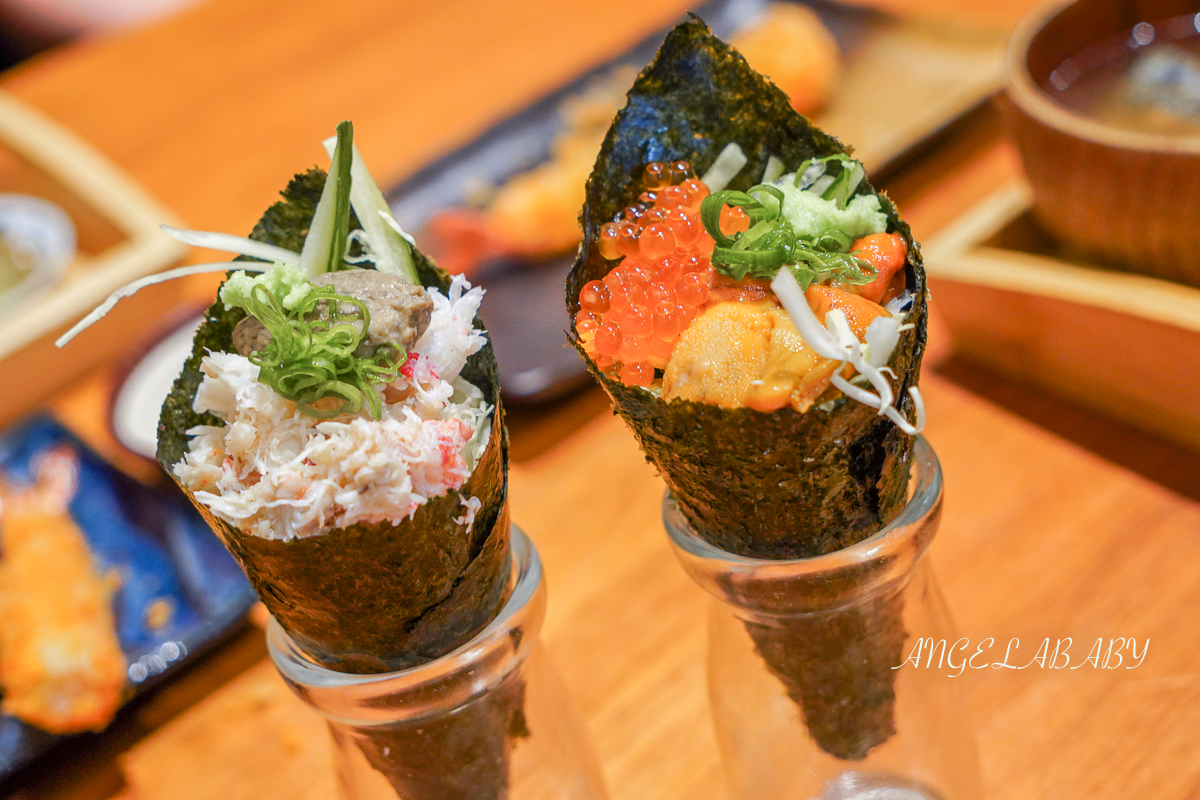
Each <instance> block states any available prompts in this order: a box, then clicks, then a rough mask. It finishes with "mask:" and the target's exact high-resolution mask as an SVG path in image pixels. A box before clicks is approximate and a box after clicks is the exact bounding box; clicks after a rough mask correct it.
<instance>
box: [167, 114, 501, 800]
mask: <svg viewBox="0 0 1200 800" xmlns="http://www.w3.org/2000/svg"><path fill="white" fill-rule="evenodd" d="M351 153H353V158H352V157H351ZM351 204H353V211H351ZM360 222H361V223H362V224H361V226H360V224H359V223H360ZM176 233H177V234H178V235H180V236H181V237H184V238H185V240H188V241H193V243H197V244H201V245H207V246H213V247H223V248H225V249H229V250H232V251H234V252H239V253H242V254H243V255H248V256H251V257H256V258H260V259H262V258H267V259H272V260H274V262H275V263H274V264H270V265H268V264H265V263H263V262H261V261H246V260H239V261H236V262H233V263H232V264H230V267H231V268H233V269H235V270H237V271H236V272H231V273H230V275H229V277H228V278H227V279H226V281H225V283H224V284H223V285H222V288H221V291H220V294H219V295H218V299H217V301H216V302H215V303H213V305H212V306H211V307H210V308H209V310H208V312H207V314H206V315H205V318H204V322H203V324H202V325H201V327H200V329H199V331H198V332H197V333H196V336H195V344H194V349H193V352H192V355H191V357H190V358H189V359H188V361H187V363H186V364H185V366H184V369H183V372H182V374H181V375H180V376H179V378H178V379H177V380H176V382H175V385H174V388H173V390H172V392H171V394H170V396H169V397H168V399H167V401H166V403H165V404H164V406H163V410H162V415H161V419H160V422H159V439H158V460H159V462H160V463H161V464H162V466H163V468H164V469H166V470H167V472H168V473H169V474H170V475H171V476H172V477H173V478H174V479H175V480H176V482H177V483H179V485H180V487H181V488H183V489H184V490H185V491H186V492H187V494H188V496H189V497H190V498H191V499H192V501H193V502H194V503H195V505H196V507H197V508H198V509H199V510H200V512H201V513H202V514H203V515H204V516H205V518H206V519H207V520H208V522H209V523H210V524H211V525H212V527H213V529H214V530H215V531H216V532H217V534H218V536H220V538H221V539H222V541H223V542H224V543H225V545H226V546H227V547H228V548H229V550H230V551H231V552H232V553H233V554H234V556H235V557H236V558H237V559H238V561H239V562H240V563H241V565H242V567H243V569H244V570H245V572H246V574H247V575H248V576H249V578H250V580H251V582H252V583H253V585H254V587H255V589H256V590H257V592H258V595H259V597H260V598H261V599H262V600H263V602H264V603H265V604H266V606H267V608H268V609H269V610H270V612H271V614H272V615H273V616H274V617H275V619H276V620H277V621H278V622H279V624H280V625H281V626H282V628H283V629H284V630H285V631H286V632H287V633H288V634H289V635H290V636H291V637H292V639H293V641H294V642H295V643H296V644H297V645H298V646H299V648H300V649H301V650H302V651H303V652H304V653H305V654H306V655H307V656H308V657H309V658H311V659H312V660H313V661H315V662H317V663H319V664H320V665H321V666H324V667H327V668H329V669H333V670H337V671H340V672H350V673H384V672H392V671H395V670H401V669H405V668H408V667H413V666H417V665H421V664H424V663H426V662H429V661H431V660H433V659H436V658H438V657H440V656H443V655H445V654H447V653H449V652H451V651H452V650H454V649H455V648H458V647H460V646H461V645H463V644H465V643H466V642H468V641H469V640H470V639H471V638H472V637H473V636H475V635H476V634H477V633H479V632H480V631H481V630H482V629H483V628H484V627H485V626H486V625H487V624H488V623H489V622H490V621H491V620H492V619H494V618H495V617H496V615H497V613H498V612H499V610H500V608H501V606H502V605H503V604H504V602H505V600H506V599H507V597H508V594H509V591H510V581H511V574H510V573H511V569H510V560H511V559H510V548H509V524H508V513H507V507H506V503H505V500H506V490H507V440H506V434H505V431H504V427H503V423H502V418H501V408H500V394H499V382H498V379H497V375H496V362H495V357H494V355H493V353H492V346H491V344H490V342H489V341H488V340H487V336H486V331H485V330H484V329H483V325H482V323H481V322H480V321H479V319H478V316H477V313H476V312H477V310H478V307H479V303H480V300H481V299H482V294H483V293H482V290H480V289H472V288H471V287H470V285H469V284H467V283H466V281H465V280H464V279H462V278H461V277H455V278H454V279H451V278H450V277H449V276H448V275H447V274H446V273H445V272H444V271H442V270H439V269H438V268H437V267H436V266H435V265H434V264H432V263H431V262H430V261H428V260H426V259H425V258H424V256H422V255H421V253H419V252H418V251H417V250H416V249H415V248H414V247H412V246H411V244H410V243H409V242H408V241H407V239H406V238H404V234H403V233H402V232H401V231H400V230H399V228H398V226H396V225H395V222H394V220H392V219H391V215H390V212H389V211H387V207H386V204H384V202H383V198H382V195H380V194H379V190H378V188H377V187H376V186H375V184H374V181H373V180H371V178H370V175H369V174H368V173H367V172H366V170H365V167H362V165H361V162H360V161H359V159H358V155H357V153H356V152H354V151H353V149H352V145H351V142H350V128H349V125H348V124H347V123H343V124H342V125H341V126H339V128H338V139H337V146H336V149H334V152H333V166H332V167H331V170H330V174H329V176H328V177H327V176H326V175H325V174H324V173H322V172H320V171H319V170H312V171H309V172H307V173H304V174H301V175H297V176H296V178H295V179H294V180H293V181H292V182H291V183H290V184H289V185H288V187H287V189H286V190H285V191H284V192H283V201H282V202H279V203H276V204H275V205H274V206H272V207H271V208H270V209H268V211H267V212H266V214H265V215H264V216H263V218H262V219H261V221H260V222H259V223H258V225H257V226H256V227H255V228H254V231H253V233H252V234H251V237H250V240H242V239H238V238H237V237H232V236H225V235H221V234H201V233H193V232H176ZM264 245H269V247H267V246H264ZM522 693H523V687H522V686H521V685H519V684H518V685H515V686H511V687H508V688H507V689H506V690H505V691H504V692H499V693H496V694H495V696H494V697H490V698H489V699H488V700H487V702H486V703H483V704H482V705H481V706H480V708H482V711H481V710H480V709H479V708H476V709H474V710H472V711H471V712H469V713H464V714H459V715H457V716H454V717H451V718H448V719H446V720H443V721H441V722H438V723H437V725H436V726H432V727H431V726H427V727H431V729H430V730H424V729H418V730H408V729H396V730H391V729H388V728H387V727H386V726H384V727H381V728H380V729H378V730H372V731H368V732H365V733H364V734H363V735H362V736H361V737H360V738H359V740H358V744H359V746H360V747H361V748H362V750H363V752H364V753H365V754H366V756H367V758H368V760H369V761H370V763H371V764H372V765H373V766H375V767H376V768H377V769H378V770H379V771H380V772H382V773H383V774H384V775H386V776H387V777H388V779H389V781H390V782H391V784H392V786H393V787H394V788H395V789H396V791H397V793H398V795H400V796H402V797H404V798H406V800H426V798H428V799H429V800H434V799H435V798H436V799H437V800H443V798H467V797H470V798H479V799H480V800H496V799H497V798H502V797H505V796H507V783H508V754H509V751H510V749H511V746H512V742H513V740H514V737H515V736H520V735H523V731H524V722H523V713H522V705H523V700H522ZM434 728H436V729H434ZM400 754H403V758H402V759H401V758H398V756H399V755H400ZM481 754H482V755H481ZM414 759H416V760H419V761H420V762H421V763H422V770H423V771H422V773H421V774H414V773H413V771H412V768H411V766H404V765H402V764H401V761H404V762H405V763H407V764H408V765H411V763H412V762H413V760H414ZM467 784H469V786H467Z"/></svg>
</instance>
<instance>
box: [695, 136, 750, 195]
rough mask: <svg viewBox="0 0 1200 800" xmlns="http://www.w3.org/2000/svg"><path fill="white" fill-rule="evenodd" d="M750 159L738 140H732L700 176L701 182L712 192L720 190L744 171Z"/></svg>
mask: <svg viewBox="0 0 1200 800" xmlns="http://www.w3.org/2000/svg"><path fill="white" fill-rule="evenodd" d="M748 161H749V159H747V158H746V154H745V153H743V152H742V148H741V147H739V146H738V144H737V142H730V143H729V144H727V145H725V149H724V150H722V151H721V153H720V155H718V156H717V159H716V160H715V161H713V163H712V166H711V167H709V168H708V171H707V172H705V173H704V176H703V177H701V178H700V182H701V183H703V184H704V185H705V186H707V187H708V190H709V191H710V192H719V191H721V190H722V189H724V188H725V187H726V186H728V185H729V182H730V181H731V180H733V177H734V176H735V175H737V174H738V173H739V172H741V171H742V167H744V166H746V163H747V162H748Z"/></svg>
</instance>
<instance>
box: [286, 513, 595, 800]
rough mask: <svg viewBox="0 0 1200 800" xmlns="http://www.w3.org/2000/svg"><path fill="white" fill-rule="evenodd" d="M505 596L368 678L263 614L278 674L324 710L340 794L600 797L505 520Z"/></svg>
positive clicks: (439, 799) (416, 799)
mask: <svg viewBox="0 0 1200 800" xmlns="http://www.w3.org/2000/svg"><path fill="white" fill-rule="evenodd" d="M512 564H513V576H512V594H511V596H510V597H509V599H508V602H507V603H506V604H505V605H504V607H503V608H502V609H501V610H500V614H499V615H498V616H497V617H496V619H494V620H493V621H492V622H491V623H490V624H489V625H488V626H487V627H486V628H484V630H483V631H481V632H480V633H479V634H478V635H476V636H475V637H474V638H472V639H471V640H470V641H468V642H467V643H466V644H464V645H462V646H461V647H459V648H458V649H456V650H454V651H453V652H450V653H448V654H446V655H444V656H442V657H441V658H437V659H435V660H433V661H430V662H429V663H426V664H423V665H421V666H419V667H413V668H411V669H406V670H401V671H399V672H391V673H386V674H378V675H361V674H350V673H342V672H335V671H333V670H329V669H325V668H324V667H320V666H318V665H316V664H314V663H313V662H312V661H310V660H308V659H307V658H306V657H305V656H304V654H303V653H302V652H301V651H300V650H299V648H297V646H296V644H295V642H293V641H292V639H291V638H290V637H289V636H288V635H287V633H285V632H284V630H283V628H281V627H280V626H279V624H278V623H277V622H276V621H275V620H274V619H272V620H271V622H270V623H269V625H268V628H267V645H268V648H269V650H270V652H271V658H272V659H273V660H274V661H275V666H276V667H277V668H278V670H279V673H280V674H281V675H282V676H283V679H284V682H286V683H287V685H288V686H289V687H290V688H291V689H292V691H293V692H295V693H296V695H297V696H298V697H300V699H302V700H303V701H304V702H305V703H307V704H308V705H309V706H311V707H312V708H314V709H316V710H317V711H318V712H320V713H321V715H322V716H324V717H325V720H326V722H327V723H328V724H329V730H330V732H331V734H332V735H333V742H334V764H335V767H336V769H337V777H338V784H339V787H340V789H341V796H342V798H343V800H397V798H400V800H542V799H543V798H545V799H546V800H550V798H553V799H554V800H605V798H607V792H606V791H605V788H604V781H603V778H602V777H601V774H600V768H599V762H598V760H597V759H596V756H595V753H594V751H593V749H592V745H591V742H590V740H589V739H588V737H587V733H586V731H585V729H584V726H583V723H582V720H581V719H580V717H579V715H578V713H577V711H576V710H575V707H574V705H573V703H572V702H571V700H570V698H569V697H568V695H567V693H566V690H565V688H564V687H563V685H562V682H561V680H560V679H559V677H558V675H557V673H556V672H555V671H554V668H553V667H552V666H551V665H550V662H549V661H548V660H547V658H546V654H545V652H544V650H543V648H542V645H541V641H540V639H539V636H538V634H539V631H540V630H541V627H542V621H543V619H544V617H545V612H546V588H545V583H544V581H543V580H542V564H541V560H540V559H539V558H538V553H537V549H536V548H535V547H534V546H533V543H532V542H531V541H530V540H529V539H528V538H527V537H526V536H525V534H524V533H523V532H521V530H520V529H519V528H517V527H516V526H513V528H512Z"/></svg>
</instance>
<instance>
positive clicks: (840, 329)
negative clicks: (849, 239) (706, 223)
mask: <svg viewBox="0 0 1200 800" xmlns="http://www.w3.org/2000/svg"><path fill="white" fill-rule="evenodd" d="M771 290H772V291H773V292H775V296H776V297H778V298H779V302H780V303H781V304H782V305H783V309H784V311H786V312H787V315H788V318H789V319H791V321H792V324H793V325H795V326H796V330H797V332H799V334H800V338H801V339H803V340H804V343H805V344H806V345H808V346H809V347H810V348H812V350H813V352H814V353H816V354H817V355H819V356H823V357H824V358H829V359H833V360H835V361H840V362H841V363H842V366H843V367H845V366H846V365H847V364H850V365H852V366H853V367H854V369H855V371H856V372H858V374H859V375H861V376H862V377H863V378H864V379H865V380H866V381H867V382H868V383H869V384H870V385H871V388H872V389H874V390H875V392H876V393H872V392H870V391H868V390H867V389H864V388H863V387H861V386H855V385H854V384H853V383H851V382H850V381H848V380H846V379H845V378H843V377H842V376H841V375H840V372H841V370H840V369H839V370H838V372H837V373H835V374H834V375H833V377H832V378H830V381H829V382H830V383H832V384H833V385H834V386H836V387H837V388H838V389H840V390H841V391H842V393H843V394H845V395H846V396H847V397H849V398H850V399H852V400H857V401H858V402H860V403H862V404H863V405H865V406H868V407H870V408H874V409H878V410H879V413H880V415H882V416H886V417H887V418H888V419H890V420H891V421H892V422H894V423H895V424H896V426H897V427H899V428H900V430H902V431H904V432H905V433H908V434H917V433H920V432H921V430H923V429H924V427H925V403H924V401H923V400H922V399H921V393H920V391H918V390H917V387H915V386H910V387H909V390H908V391H909V395H910V396H911V397H912V399H913V403H914V404H915V408H916V415H917V420H916V424H913V423H910V422H909V421H908V420H906V419H905V418H904V417H903V416H902V415H901V414H900V412H899V411H898V410H896V408H895V407H894V406H892V399H893V397H894V394H893V391H892V386H891V384H890V383H889V382H888V379H887V375H886V374H885V373H887V374H891V375H892V376H893V377H895V373H893V372H892V370H890V369H889V368H888V367H886V366H884V365H885V364H887V362H888V359H890V358H891V356H892V352H893V351H894V350H895V348H896V345H897V343H898V342H899V341H900V330H901V328H902V327H903V326H902V325H901V323H902V321H903V318H902V317H900V316H893V317H880V318H878V319H876V320H874V321H872V323H871V324H870V325H869V326H868V327H867V330H866V333H865V336H864V338H866V340H867V341H866V343H865V344H864V343H863V342H860V341H859V340H858V337H857V336H855V335H854V331H852V330H850V325H849V323H847V321H846V315H845V314H844V313H842V311H841V310H839V309H836V308H835V309H831V310H830V311H829V312H827V313H826V314H825V323H824V324H821V322H820V320H818V319H817V315H816V314H814V313H813V311H812V309H811V308H810V307H809V305H808V300H807V299H806V298H805V296H804V292H803V291H801V289H800V284H799V283H797V282H796V278H795V276H793V275H792V272H791V270H788V269H781V270H779V274H778V275H776V276H775V279H774V280H773V281H771Z"/></svg>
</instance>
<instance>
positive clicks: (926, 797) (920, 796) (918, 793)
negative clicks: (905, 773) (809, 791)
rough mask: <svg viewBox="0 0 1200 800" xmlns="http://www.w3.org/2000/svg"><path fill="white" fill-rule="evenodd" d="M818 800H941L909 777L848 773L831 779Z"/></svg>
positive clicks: (936, 794) (930, 790)
mask: <svg viewBox="0 0 1200 800" xmlns="http://www.w3.org/2000/svg"><path fill="white" fill-rule="evenodd" d="M818 800H942V796H941V795H940V794H938V793H937V792H934V791H933V790H932V789H930V788H929V787H927V786H923V785H922V784H920V783H917V782H916V781H914V780H910V779H908V778H901V777H898V776H896V775H885V774H883V773H880V772H854V771H850V772H843V773H842V774H841V775H838V776H837V777H835V778H832V779H830V780H829V781H828V782H827V783H826V784H825V786H824V787H823V790H822V792H821V794H820V796H819V797H818Z"/></svg>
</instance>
